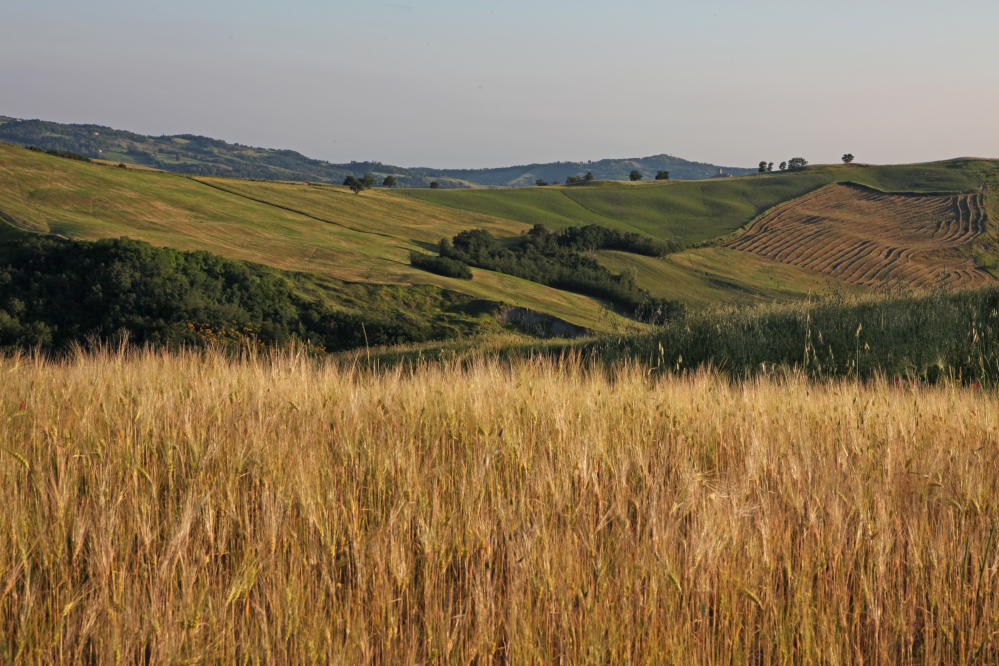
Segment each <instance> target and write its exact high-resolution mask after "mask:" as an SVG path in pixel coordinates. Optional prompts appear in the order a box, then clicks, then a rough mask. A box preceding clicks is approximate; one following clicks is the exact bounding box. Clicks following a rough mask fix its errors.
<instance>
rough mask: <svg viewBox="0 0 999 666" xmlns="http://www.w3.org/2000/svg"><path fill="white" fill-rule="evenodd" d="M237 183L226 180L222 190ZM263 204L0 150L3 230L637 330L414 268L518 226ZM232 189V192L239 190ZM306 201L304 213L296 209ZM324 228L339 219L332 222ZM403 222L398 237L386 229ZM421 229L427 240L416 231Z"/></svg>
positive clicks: (526, 290) (527, 294)
mask: <svg viewBox="0 0 999 666" xmlns="http://www.w3.org/2000/svg"><path fill="white" fill-rule="evenodd" d="M239 182H241V181H226V183H227V184H231V183H237V187H238V183H239ZM254 185H256V186H258V190H259V193H260V196H261V198H263V197H264V194H266V193H267V192H270V191H271V188H274V189H276V190H277V191H279V192H283V193H285V194H284V196H285V197H286V198H284V199H280V200H279V201H275V203H276V204H277V205H273V204H270V203H264V202H262V201H255V200H252V199H250V198H247V197H246V196H243V195H237V194H233V193H231V192H227V191H223V190H221V189H218V188H217V187H212V186H209V185H206V184H202V183H199V182H197V181H195V180H192V179H189V178H185V177H180V176H176V175H173V174H168V173H163V172H155V171H141V170H132V169H117V168H112V167H106V166H98V165H93V164H85V163H80V162H75V161H72V160H65V159H60V158H57V157H52V156H49V155H44V154H38V153H33V152H30V151H27V150H23V149H20V148H14V147H9V146H3V145H0V214H2V215H3V217H2V218H0V224H2V222H3V221H6V222H7V223H9V224H13V225H14V226H16V227H18V228H21V229H24V230H27V231H32V232H38V233H53V234H58V235H61V236H65V237H68V238H76V239H82V240H95V239H98V238H109V237H118V236H129V237H131V238H134V239H137V240H144V241H147V242H149V243H152V244H154V245H159V246H167V247H173V248H177V249H181V250H208V251H210V252H215V253H217V254H220V255H222V256H225V257H228V258H231V259H241V260H247V261H254V262H258V263H263V264H267V265H269V266H274V267H276V268H281V269H284V270H291V271H302V272H307V273H313V274H317V275H321V276H328V277H332V278H336V279H339V280H346V281H351V282H375V283H382V284H430V285H434V286H436V287H440V288H444V289H454V290H457V291H461V292H462V293H466V294H468V295H470V296H473V297H475V298H483V299H487V300H493V301H502V302H506V303H509V304H512V305H519V306H523V307H527V308H530V309H533V310H537V311H540V312H547V313H550V314H552V315H554V316H556V317H560V318H562V319H565V320H567V321H569V322H572V323H574V324H577V325H580V326H584V327H586V328H590V329H594V330H608V329H611V328H615V327H624V326H629V325H630V326H635V325H636V324H635V323H634V322H630V321H629V320H624V319H621V318H620V317H618V316H617V315H615V314H614V313H613V312H610V311H609V310H607V309H606V308H604V306H603V305H601V304H600V303H599V302H597V301H596V300H594V299H591V298H588V297H586V296H581V295H578V294H573V293H569V292H564V291H559V290H556V289H550V288H548V287H544V286H542V285H539V284H536V283H533V282H528V281H526V280H521V279H518V278H514V277H511V276H508V275H502V274H500V273H494V272H490V271H479V270H475V271H474V273H475V276H476V277H475V279H473V280H456V279H452V278H446V277H442V276H439V275H434V274H432V273H427V272H425V271H421V270H419V269H415V268H413V267H411V266H410V265H409V253H410V252H411V251H413V250H425V249H426V248H427V247H428V246H429V243H430V242H431V241H433V242H436V241H437V240H439V238H440V236H441V235H443V234H444V233H447V232H448V231H451V230H454V232H455V233H457V231H458V230H460V229H463V228H469V227H473V226H474V227H485V228H489V229H492V230H493V231H495V232H496V233H497V234H513V233H515V229H518V228H520V227H519V225H517V224H516V223H513V222H510V221H508V220H498V219H489V218H484V217H482V216H476V215H470V214H466V213H458V212H455V211H453V210H450V209H447V208H442V207H439V206H427V205H425V204H421V203H419V202H411V203H409V204H408V205H399V204H400V203H403V204H405V202H400V201H399V200H398V199H396V198H394V197H391V196H390V195H388V194H386V193H384V192H366V193H365V194H364V195H363V196H359V197H358V196H355V195H354V194H352V193H351V192H350V191H349V190H347V189H346V188H339V187H335V188H322V194H321V195H319V196H320V197H321V200H318V201H317V200H315V199H310V197H316V196H317V195H316V194H315V192H316V191H318V188H312V187H309V186H308V185H305V184H298V185H275V184H273V183H254ZM234 189H235V188H234ZM299 197H303V198H305V200H306V203H307V204H308V205H309V206H314V208H307V207H303V208H302V210H304V211H305V212H297V211H295V210H288V209H287V208H284V207H281V206H282V205H287V206H288V207H294V206H296V205H298V203H301V201H300V200H299ZM331 220H336V222H332V221H331ZM395 222H398V229H397V230H396V234H397V235H393V234H390V233H389V229H390V228H391V227H392V225H393V224H395ZM421 225H423V226H422V231H421Z"/></svg>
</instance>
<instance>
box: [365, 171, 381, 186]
mask: <svg viewBox="0 0 999 666" xmlns="http://www.w3.org/2000/svg"><path fill="white" fill-rule="evenodd" d="M361 183H363V184H364V186H365V187H376V186H377V185H378V179H377V178H375V177H374V176H372V175H371V174H370V173H366V174H364V177H363V178H361Z"/></svg>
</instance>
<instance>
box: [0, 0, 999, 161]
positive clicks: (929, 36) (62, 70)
mask: <svg viewBox="0 0 999 666" xmlns="http://www.w3.org/2000/svg"><path fill="white" fill-rule="evenodd" d="M3 4H4V7H3V10H2V12H0V114H6V115H13V116H17V117H24V118H44V119H48V120H57V121H60V122H92V123H99V124H104V125H110V126H113V127H117V128H121V129H130V130H133V131H137V132H141V133H146V134H156V135H159V134H175V133H183V132H189V133H194V134H204V135H208V136H213V137H216V138H222V139H226V140H227V141H232V142H239V143H244V144H250V145H258V146H265V147H269V148H292V149H295V150H299V151H301V152H303V153H305V154H307V155H309V156H312V157H318V158H324V159H329V160H332V161H337V162H341V161H349V160H367V159H371V160H380V161H382V162H386V163H391V164H398V165H402V166H437V167H483V166H504V165H510V164H523V163H527V162H536V161H537V162H547V161H556V160H588V159H599V158H604V157H634V156H643V155H651V154H656V153H662V152H666V153H671V154H673V155H678V156H680V157H685V158H687V159H694V160H701V161H708V162H714V163H718V164H724V165H730V166H750V165H753V164H755V163H756V162H758V161H759V160H761V159H767V160H772V161H774V162H779V161H781V160H783V159H787V158H790V157H794V156H799V155H800V156H802V157H805V158H806V159H808V160H809V161H811V162H815V163H818V162H830V161H836V160H838V158H839V156H840V155H842V154H843V153H844V152H847V151H849V152H852V153H854V154H855V155H856V156H857V158H858V159H859V160H861V161H869V162H877V163H887V162H911V161H924V160H933V159H945V158H949V157H957V156H963V155H981V156H989V157H999V121H997V117H999V114H997V112H999V39H996V38H995V32H996V26H999V2H996V0H949V1H946V2H944V1H930V0H907V1H903V0H868V1H866V2H859V1H851V0H839V1H836V2H831V1H823V2H817V1H813V0H755V1H753V0H741V1H738V2H736V1H732V0H696V1H694V0H692V1H689V2H672V1H667V2H644V1H641V0H633V1H632V2H627V3H625V2H619V3H611V2H591V1H589V0H577V1H576V2H563V1H561V0H550V1H545V0H535V1H534V2H526V1H521V0H505V1H503V2H498V1H497V2H482V1H478V0H465V1H463V2H457V1H452V0H440V1H435V2H430V1H422V0H395V1H393V2H320V1H318V0H283V1H282V2H280V3H278V2H266V3H265V2H260V1H258V0H241V1H239V2H236V1H230V0H222V1H211V0H202V1H193V0H170V1H169V2H148V1H141V2H139V1H136V0H131V1H125V0H86V1H84V0H31V1H30V2H28V1H17V0H3Z"/></svg>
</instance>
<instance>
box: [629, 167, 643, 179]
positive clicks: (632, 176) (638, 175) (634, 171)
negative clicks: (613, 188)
mask: <svg viewBox="0 0 999 666" xmlns="http://www.w3.org/2000/svg"><path fill="white" fill-rule="evenodd" d="M628 178H630V179H631V180H641V179H642V172H641V171H639V170H638V169H632V171H631V173H629V174H628Z"/></svg>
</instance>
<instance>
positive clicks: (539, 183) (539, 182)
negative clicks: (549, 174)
mask: <svg viewBox="0 0 999 666" xmlns="http://www.w3.org/2000/svg"><path fill="white" fill-rule="evenodd" d="M534 184H535V185H537V186H538V187H544V186H545V185H547V184H548V183H547V182H546V181H545V179H544V178H538V179H537V180H536V181H534Z"/></svg>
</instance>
